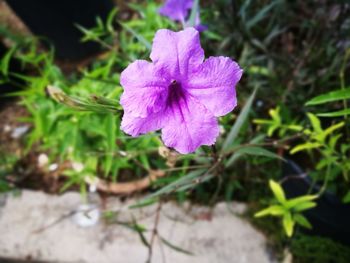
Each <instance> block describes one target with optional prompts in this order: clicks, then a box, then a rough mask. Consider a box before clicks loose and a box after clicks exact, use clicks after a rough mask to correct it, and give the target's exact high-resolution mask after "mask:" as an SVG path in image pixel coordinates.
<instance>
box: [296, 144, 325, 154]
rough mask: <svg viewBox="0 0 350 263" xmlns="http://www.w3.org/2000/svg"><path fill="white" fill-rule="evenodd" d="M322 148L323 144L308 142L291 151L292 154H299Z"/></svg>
mask: <svg viewBox="0 0 350 263" xmlns="http://www.w3.org/2000/svg"><path fill="white" fill-rule="evenodd" d="M320 146H322V144H320V143H317V142H307V143H303V144H299V145H297V146H295V147H294V148H293V149H292V150H291V151H290V154H295V153H297V152H300V151H304V150H310V149H315V148H318V147H320Z"/></svg>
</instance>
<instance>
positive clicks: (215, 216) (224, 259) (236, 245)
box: [0, 191, 274, 263]
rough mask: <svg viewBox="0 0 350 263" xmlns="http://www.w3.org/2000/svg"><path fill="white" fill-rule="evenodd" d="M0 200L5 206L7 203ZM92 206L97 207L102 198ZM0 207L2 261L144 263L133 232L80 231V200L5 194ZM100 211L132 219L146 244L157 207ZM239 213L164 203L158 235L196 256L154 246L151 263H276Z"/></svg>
mask: <svg viewBox="0 0 350 263" xmlns="http://www.w3.org/2000/svg"><path fill="white" fill-rule="evenodd" d="M1 198H2V199H3V200H4V196H2V197H1V196H0V199H1ZM92 199H93V200H94V201H93V203H95V204H96V205H97V206H99V207H100V205H101V204H100V200H99V198H98V197H97V196H95V197H94V198H92ZM0 203H1V202H0ZM2 203H3V207H2V208H0V258H1V257H2V258H6V257H7V258H17V259H33V260H41V261H43V262H62V263H63V262H67V263H73V262H82V263H83V262H84V263H85V262H86V263H119V262H120V263H142V262H146V260H147V257H148V248H147V247H146V246H145V245H144V244H143V243H142V242H141V241H140V237H139V235H138V234H137V233H136V232H135V231H132V230H130V229H129V228H127V227H125V226H123V225H121V224H107V223H106V222H105V220H99V221H98V223H97V224H95V225H93V226H90V227H81V226H79V225H77V224H76V221H77V218H76V216H77V214H76V213H74V211H76V209H77V208H78V207H79V205H81V203H82V198H81V196H80V195H79V194H78V193H66V194H63V195H61V196H54V195H47V194H44V193H42V192H34V191H22V194H21V195H20V196H17V197H15V196H11V195H8V196H7V198H6V201H5V202H2ZM104 204H105V205H104V206H106V205H107V207H108V209H113V210H120V212H119V215H118V218H117V221H119V222H126V221H128V222H131V221H132V220H133V218H134V219H136V221H137V223H138V224H140V225H142V226H144V227H145V228H146V229H148V230H150V231H148V232H146V233H145V237H146V238H147V240H150V239H151V235H152V229H153V227H154V224H155V217H156V214H157V213H156V212H157V208H158V207H157V205H152V206H148V207H145V208H142V209H133V210H129V209H125V208H126V207H127V205H128V204H125V203H121V202H120V201H119V199H118V198H109V199H108V200H107V202H106V203H104ZM121 208H123V209H121ZM244 209H245V206H244V205H242V204H238V203H232V204H224V203H220V204H218V205H217V206H216V207H215V208H214V209H213V210H212V211H210V210H209V209H208V208H205V207H198V206H194V207H191V206H190V205H189V204H186V205H184V206H182V207H180V206H178V205H177V204H174V203H171V202H169V203H165V204H163V205H162V209H161V213H160V217H159V224H158V233H159V234H160V235H161V236H162V237H163V238H164V239H166V240H167V241H169V242H171V243H172V244H174V245H176V246H178V247H181V248H183V249H185V250H188V251H191V252H193V254H194V255H193V256H189V255H186V254H183V253H180V252H178V251H175V250H173V249H170V248H169V247H168V246H165V245H164V243H161V242H159V240H158V239H155V242H154V248H153V256H152V262H153V263H158V262H159V263H162V262H167V263H169V262H170V263H174V262H175V263H189V262H191V263H197V262H198V263H270V262H274V261H273V260H272V259H271V256H270V255H269V253H267V249H266V240H265V238H264V236H263V235H262V234H261V233H259V232H258V231H256V230H255V229H254V228H253V227H252V226H251V225H250V224H249V223H247V222H246V221H245V220H243V219H242V218H241V217H240V216H239V215H237V214H239V213H242V211H244ZM74 218H75V219H74ZM90 219H91V217H90ZM78 221H79V220H78Z"/></svg>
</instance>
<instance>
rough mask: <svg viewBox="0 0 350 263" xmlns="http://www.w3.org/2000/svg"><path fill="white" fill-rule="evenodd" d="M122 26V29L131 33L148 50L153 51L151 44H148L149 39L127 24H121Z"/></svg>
mask: <svg viewBox="0 0 350 263" xmlns="http://www.w3.org/2000/svg"><path fill="white" fill-rule="evenodd" d="M120 24H121V25H122V27H124V28H125V29H126V30H127V31H128V32H129V33H131V34H132V35H133V36H134V37H135V38H136V39H137V40H138V41H140V42H141V43H142V44H143V45H144V46H145V47H146V48H147V49H148V50H151V49H152V45H151V43H150V42H148V40H147V39H145V38H144V37H143V36H142V35H140V34H139V33H137V32H136V31H135V30H134V29H132V28H131V27H129V26H128V25H127V24H125V23H120Z"/></svg>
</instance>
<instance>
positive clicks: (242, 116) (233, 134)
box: [222, 88, 257, 151]
mask: <svg viewBox="0 0 350 263" xmlns="http://www.w3.org/2000/svg"><path fill="white" fill-rule="evenodd" d="M256 91H257V88H256V89H255V90H254V91H253V93H252V95H250V97H249V99H248V100H247V102H246V104H245V105H244V107H243V109H242V111H241V113H240V114H239V116H238V118H237V120H236V122H235V124H234V125H233V126H232V128H231V130H230V132H229V134H228V136H227V138H226V140H225V141H224V144H223V146H222V151H226V150H227V149H228V148H229V147H230V146H231V145H232V143H233V142H234V140H235V139H236V137H237V135H238V133H239V131H240V129H241V127H242V125H243V124H244V122H245V121H246V120H247V118H248V116H249V112H250V109H251V107H252V104H253V101H254V98H255V94H256Z"/></svg>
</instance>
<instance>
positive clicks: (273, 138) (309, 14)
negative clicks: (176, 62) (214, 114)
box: [0, 0, 350, 263]
mask: <svg viewBox="0 0 350 263" xmlns="http://www.w3.org/2000/svg"><path fill="white" fill-rule="evenodd" d="M164 4H165V1H156V0H153V1H152V0H148V1H146V0H144V1H136V0H135V1H119V0H115V1H112V0H88V1H87V0H85V1H82V0H74V1H68V0H61V1H45V0H31V1H18V0H6V1H4V0H0V262H242V263H243V262H250V263H255V262H256V263H263V262H285V263H287V262H293V263H310V262H316V263H327V262H337V263H348V262H350V224H349V222H350V205H349V203H350V182H349V180H350V158H349V156H350V137H349V135H350V130H349V129H350V123H349V115H350V109H349V108H348V104H349V99H350V74H349V73H350V62H349V59H350V3H349V1H347V0H337V1H335V0H333V1H332V0H317V1H316V0H308V1H301V0H295V1H288V0H270V1H267V0H256V1H251V0H202V1H200V2H199V1H198V2H197V1H194V2H193V5H192V9H191V10H188V19H190V18H189V17H190V16H191V15H192V14H196V12H198V15H199V16H200V19H201V23H202V24H203V25H205V26H206V27H207V29H206V30H205V31H203V32H201V33H200V34H201V44H202V47H203V49H204V50H205V54H206V57H209V56H227V57H230V58H232V59H234V60H235V61H237V62H238V63H239V65H240V66H241V67H242V68H243V69H244V74H243V77H242V79H241V81H240V83H239V84H238V85H237V87H236V90H237V97H238V106H237V108H236V109H235V110H234V111H233V112H231V113H229V114H228V115H226V116H224V117H221V118H220V120H219V121H220V128H221V134H220V137H219V138H218V140H217V143H216V147H215V149H213V148H210V147H206V146H204V147H201V148H200V149H198V150H197V152H196V153H193V154H188V155H180V154H178V153H177V152H176V151H175V150H173V149H169V148H167V147H165V146H164V145H163V143H162V141H161V139H160V132H155V133H150V134H146V135H142V136H140V137H138V138H131V137H130V136H128V135H126V134H124V133H123V132H122V131H121V130H120V121H121V117H122V108H121V106H120V105H119V97H120V95H121V93H122V92H123V88H122V87H121V86H120V83H119V78H120V73H121V72H122V71H123V70H124V69H125V68H126V67H127V66H128V65H129V64H130V63H131V62H133V61H134V60H136V59H146V60H148V59H149V54H150V48H151V44H152V39H153V37H154V34H155V32H156V31H157V30H158V29H161V28H167V29H171V30H173V31H179V30H181V29H182V25H181V23H178V22H176V21H172V20H170V19H169V18H168V17H164V16H161V15H160V14H159V12H158V10H159V8H160V7H161V6H162V5H164ZM197 5H198V6H197ZM193 10H194V11H193Z"/></svg>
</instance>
